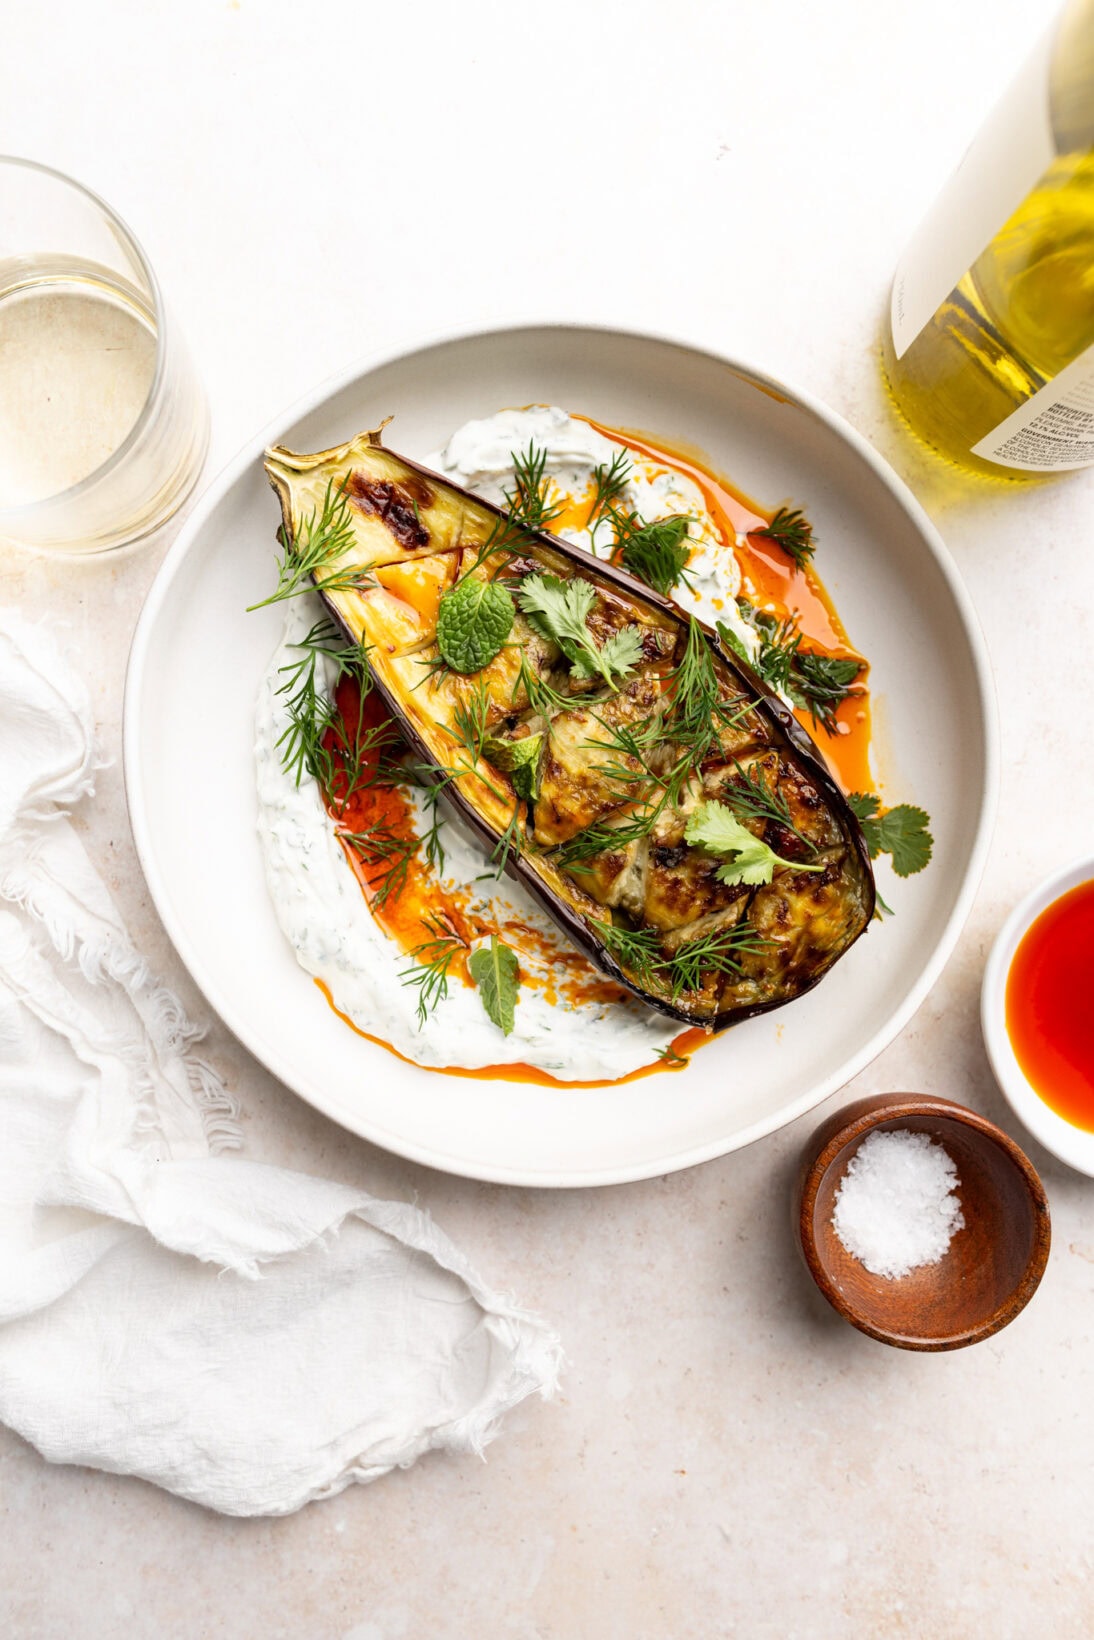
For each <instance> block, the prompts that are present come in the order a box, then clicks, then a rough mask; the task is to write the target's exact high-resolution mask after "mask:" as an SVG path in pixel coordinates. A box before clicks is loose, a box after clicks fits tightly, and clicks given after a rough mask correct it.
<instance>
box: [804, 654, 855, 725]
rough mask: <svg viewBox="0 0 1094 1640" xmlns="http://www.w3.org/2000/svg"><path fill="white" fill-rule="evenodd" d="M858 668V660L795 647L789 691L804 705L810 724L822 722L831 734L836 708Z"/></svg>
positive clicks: (843, 697)
mask: <svg viewBox="0 0 1094 1640" xmlns="http://www.w3.org/2000/svg"><path fill="white" fill-rule="evenodd" d="M861 671H862V662H861V661H855V660H850V659H848V658H845V657H844V656H842V655H819V654H817V653H815V652H814V651H812V650H806V651H804V652H802V651H800V650H799V652H798V654H797V657H796V660H795V665H794V671H793V675H792V677H791V693H792V694H793V695H794V696H796V697H798V698H797V699H796V700H795V704H800V705H802V706H804V707H807V708H808V709H809V711H810V712H811V713H812V714H813V721H814V723H817V722H819V723H822V724H823V725H824V727H825V728H826V729H827V731H828V733H829V734H832V733H834V731H835V714H836V707H837V706H839V705H840V704H841V702H842V701H845V700H846V699H847V696H848V695H849V694H851V692H852V691H851V685H852V684H853V683H854V681H855V679H856V678H857V677H858V675H859V673H860V672H861Z"/></svg>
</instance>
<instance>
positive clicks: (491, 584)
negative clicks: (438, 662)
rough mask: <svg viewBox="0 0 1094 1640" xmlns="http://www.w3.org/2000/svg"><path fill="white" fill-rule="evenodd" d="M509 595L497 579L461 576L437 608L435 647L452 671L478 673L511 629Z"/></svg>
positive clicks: (510, 596) (489, 660)
mask: <svg viewBox="0 0 1094 1640" xmlns="http://www.w3.org/2000/svg"><path fill="white" fill-rule="evenodd" d="M515 616H516V608H515V606H514V604H513V595H512V593H511V592H510V591H509V589H508V587H506V586H503V585H502V583H501V582H500V581H484V580H482V579H481V578H480V577H479V576H476V575H465V576H464V578H463V580H462V581H457V582H456V584H455V586H454V587H449V589H448V591H447V592H446V593H445V594H444V596H443V598H442V599H441V602H440V607H439V608H438V610H437V648H438V649H439V650H440V652H441V659H442V660H443V661H444V662H445V664H446V665H447V666H450V667H451V668H452V670H453V672H462V673H464V674H467V673H469V672H481V671H482V669H483V667H484V666H488V665H489V664H490V662H491V661H492V660H493V659H494V656H495V655H497V654H499V653H500V651H501V648H502V645H503V644H504V643H505V640H506V638H508V636H509V634H510V632H511V631H512V629H513V620H514V618H515Z"/></svg>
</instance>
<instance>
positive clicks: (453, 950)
mask: <svg viewBox="0 0 1094 1640" xmlns="http://www.w3.org/2000/svg"><path fill="white" fill-rule="evenodd" d="M422 926H423V927H424V928H425V929H426V931H427V932H428V934H429V936H430V937H429V939H427V940H423V941H422V942H421V944H420V945H416V946H414V948H413V949H412V950H411V952H410V958H411V962H412V966H411V967H410V968H403V969H401V970H400V973H399V978H400V980H401V981H402V983H403V984H404V985H416V986H417V987H418V1010H417V1012H418V1029H419V1030H421V1029H422V1027H423V1025H424V1024H425V1022H426V1020H427V1019H428V1018H429V1016H430V1014H431V1013H432V1012H433V1010H434V1008H435V1007H436V1006H437V1004H438V1003H439V1002H443V1001H444V999H445V998H446V997H447V995H448V974H449V970H450V968H451V967H452V964H453V963H454V962H455V960H456V958H457V957H458V956H459V955H460V953H461V952H462V951H466V949H467V944H466V942H465V941H464V940H462V939H461V938H460V937H459V935H458V934H457V933H456V932H455V930H454V929H453V928H452V927H451V925H450V924H449V923H446V922H445V921H444V920H443V919H442V918H441V917H432V916H430V917H426V918H425V920H424V923H423V925H422Z"/></svg>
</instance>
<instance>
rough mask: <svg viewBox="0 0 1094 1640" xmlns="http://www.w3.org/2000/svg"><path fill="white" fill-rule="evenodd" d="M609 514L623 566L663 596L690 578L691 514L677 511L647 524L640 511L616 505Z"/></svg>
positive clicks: (668, 594) (669, 593) (669, 594)
mask: <svg viewBox="0 0 1094 1640" xmlns="http://www.w3.org/2000/svg"><path fill="white" fill-rule="evenodd" d="M609 516H610V518H611V521H612V527H613V529H614V531H615V541H616V547H617V548H618V551H619V556H620V558H621V560H622V562H623V567H624V569H628V570H630V572H631V574H632V575H637V576H638V578H639V580H640V581H645V583H646V585H647V586H651V587H653V589H654V591H655V592H659V593H660V594H661V596H662V597H663V598H668V597H670V596H671V594H672V591H673V588H674V587H675V586H676V585H677V583H678V582H679V581H685V582H686V581H687V579H688V574H687V568H686V566H687V561H688V558H689V557H690V555H691V545H690V542H689V539H688V524H689V523H690V522H691V520H690V519H689V518H688V517H686V516H685V515H684V514H683V513H677V514H675V515H674V516H673V517H671V518H657V519H654V521H653V522H652V523H650V524H647V523H644V522H643V520H642V519H641V518H640V517H639V516H638V514H637V513H622V512H619V511H618V510H617V509H616V508H614V507H613V508H611V509H610V513H609Z"/></svg>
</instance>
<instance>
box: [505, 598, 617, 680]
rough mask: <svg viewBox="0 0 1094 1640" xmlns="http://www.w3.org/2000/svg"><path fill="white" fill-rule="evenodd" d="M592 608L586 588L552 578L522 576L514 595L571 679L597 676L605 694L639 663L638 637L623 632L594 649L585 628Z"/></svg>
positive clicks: (593, 643) (594, 646)
mask: <svg viewBox="0 0 1094 1640" xmlns="http://www.w3.org/2000/svg"><path fill="white" fill-rule="evenodd" d="M595 602H596V589H595V588H594V587H593V585H592V583H591V582H589V581H582V580H580V579H578V578H575V579H574V580H572V581H560V580H559V578H558V576H557V575H529V576H526V577H525V579H524V580H523V581H522V582H521V585H520V590H519V591H518V593H517V603H518V604H519V605H520V608H521V610H522V611H523V612H524V614H525V615H527V617H528V619H529V621H530V622H531V624H532V626H534V627H535V629H536V631H537V632H538V633H539V634H540V636H541V637H543V638H549V639H550V640H551V641H552V642H553V643H557V644H558V647H559V648H560V649H561V650H562V653H563V654H564V655H565V656H566V659H567V660H568V661H569V662H570V669H571V671H572V672H573V673H574V675H575V676H576V677H581V678H592V677H596V676H599V677H601V678H603V680H604V682H605V683H606V684H607V686H608V688H609V689H618V688H619V685H620V683H621V682H622V680H623V678H624V677H626V675H627V673H628V672H630V671H632V670H633V669H634V667H635V666H636V664H637V663H638V661H639V660H640V659H641V658H642V633H641V630H640V629H639V628H638V627H637V626H627V627H624V628H623V630H622V631H621V632H614V633H613V634H612V636H611V637H610V638H608V639H607V640H606V642H605V643H604V644H603V645H601V646H598V645H597V642H596V640H595V638H594V637H593V635H592V633H591V632H590V630H589V626H588V617H589V613H590V611H591V610H592V607H593V605H594V603H595Z"/></svg>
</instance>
